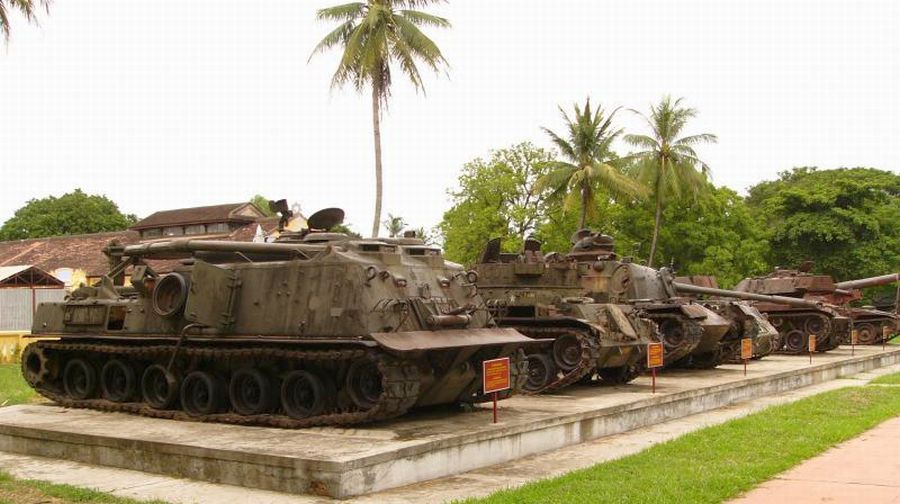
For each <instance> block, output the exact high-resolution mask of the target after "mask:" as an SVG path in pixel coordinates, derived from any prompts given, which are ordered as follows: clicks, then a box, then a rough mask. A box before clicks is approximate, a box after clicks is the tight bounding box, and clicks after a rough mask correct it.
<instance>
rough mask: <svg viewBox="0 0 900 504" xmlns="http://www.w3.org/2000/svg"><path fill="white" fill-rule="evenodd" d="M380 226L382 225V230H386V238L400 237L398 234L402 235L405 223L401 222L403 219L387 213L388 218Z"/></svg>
mask: <svg viewBox="0 0 900 504" xmlns="http://www.w3.org/2000/svg"><path fill="white" fill-rule="evenodd" d="M382 224H384V229H386V230H387V232H388V236H390V237H391V238H396V237H398V236H400V233H402V232H403V229H404V228H405V227H406V221H405V220H403V217H400V216H399V215H393V214H391V213H390V212H388V218H387V219H385V220H384V222H382Z"/></svg>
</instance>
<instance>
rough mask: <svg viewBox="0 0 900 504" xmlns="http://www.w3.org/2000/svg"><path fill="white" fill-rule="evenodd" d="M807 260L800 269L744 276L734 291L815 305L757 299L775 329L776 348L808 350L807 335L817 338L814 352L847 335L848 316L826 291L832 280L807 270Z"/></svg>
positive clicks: (798, 350)
mask: <svg viewBox="0 0 900 504" xmlns="http://www.w3.org/2000/svg"><path fill="white" fill-rule="evenodd" d="M811 267H812V265H811V264H810V263H807V264H804V265H803V266H802V267H801V268H800V269H796V270H791V269H776V270H775V271H774V272H772V273H770V274H769V275H767V276H765V277H759V278H745V279H744V280H741V281H740V283H738V285H737V286H735V288H734V289H735V290H736V291H741V292H747V293H755V294H766V295H776V296H778V297H781V298H793V299H797V300H807V301H810V302H814V303H816V304H817V305H816V306H814V307H809V306H807V307H804V306H801V305H795V304H788V303H782V302H768V301H757V302H755V303H754V306H755V307H756V308H757V309H758V310H759V311H760V312H762V313H764V314H766V315H767V316H768V318H769V322H771V323H772V325H773V326H775V328H776V329H778V333H779V334H780V335H781V341H782V342H783V346H782V347H781V348H780V349H778V351H781V352H784V353H801V352H806V351H808V350H809V343H808V342H809V335H814V336H815V337H816V351H819V352H824V351H828V350H831V349H834V348H837V347H838V345H840V344H841V343H842V342H843V341H844V340H845V339H846V338H847V336H848V335H849V332H850V319H849V318H848V317H847V316H846V314H845V313H843V312H842V311H841V310H839V309H838V307H837V306H834V305H832V304H829V303H828V302H827V301H828V300H829V298H828V294H830V293H833V292H834V290H835V284H834V280H833V279H832V278H831V277H830V276H827V275H814V274H812V273H809V269H810V268H811Z"/></svg>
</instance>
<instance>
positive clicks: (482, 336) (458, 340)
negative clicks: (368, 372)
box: [372, 328, 534, 352]
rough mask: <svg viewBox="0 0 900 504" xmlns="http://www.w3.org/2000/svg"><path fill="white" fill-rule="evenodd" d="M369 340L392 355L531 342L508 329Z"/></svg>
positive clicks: (375, 336)
mask: <svg viewBox="0 0 900 504" xmlns="http://www.w3.org/2000/svg"><path fill="white" fill-rule="evenodd" d="M372 339H374V340H375V341H377V342H378V344H379V345H381V346H383V347H384V348H387V349H389V350H393V351H395V352H416V351H421V350H442V349H448V348H460V347H469V346H497V345H508V344H516V345H522V344H531V343H533V342H534V341H533V340H532V339H531V338H528V337H527V336H524V335H522V334H521V333H519V332H518V331H516V330H515V329H509V328H498V329H447V330H444V331H404V332H390V333H373V334H372Z"/></svg>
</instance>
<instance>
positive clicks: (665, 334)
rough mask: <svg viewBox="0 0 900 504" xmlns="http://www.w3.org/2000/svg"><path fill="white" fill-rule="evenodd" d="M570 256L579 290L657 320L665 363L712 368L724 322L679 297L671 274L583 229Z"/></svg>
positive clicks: (717, 360) (719, 355) (719, 352)
mask: <svg viewBox="0 0 900 504" xmlns="http://www.w3.org/2000/svg"><path fill="white" fill-rule="evenodd" d="M572 242H573V246H572V249H571V251H570V252H569V254H568V257H569V258H571V259H573V260H575V261H576V262H577V263H578V268H579V272H580V279H581V285H582V289H583V291H584V292H585V294H586V295H587V296H589V297H591V298H593V299H594V300H595V301H596V302H598V303H613V304H630V305H632V306H633V307H634V309H635V310H637V312H638V313H639V314H640V316H641V317H646V318H648V319H650V320H653V321H654V322H656V323H657V324H658V326H659V330H660V333H661V337H662V342H663V346H664V349H665V358H664V361H665V363H666V366H667V367H669V366H686V367H696V368H712V367H715V366H717V365H719V363H720V362H721V361H722V349H721V345H720V343H721V340H722V337H723V336H724V335H725V333H726V332H728V327H729V324H728V321H727V320H725V319H724V318H723V317H721V316H720V315H718V314H717V313H715V312H714V311H712V310H710V309H709V308H706V307H705V306H703V305H702V304H699V303H696V302H694V301H693V300H692V299H689V298H685V297H679V296H678V294H677V292H676V290H675V288H674V285H673V280H674V277H673V276H672V275H671V273H669V271H668V270H667V269H666V268H662V269H660V270H656V269H653V268H649V267H647V266H642V265H640V264H635V263H633V262H631V261H630V260H627V259H626V260H622V259H619V258H618V256H617V255H616V253H615V252H614V247H615V243H614V241H613V239H612V237H610V236H607V235H604V234H600V233H593V232H591V231H589V230H581V231H578V232H577V233H575V235H574V236H573V237H572Z"/></svg>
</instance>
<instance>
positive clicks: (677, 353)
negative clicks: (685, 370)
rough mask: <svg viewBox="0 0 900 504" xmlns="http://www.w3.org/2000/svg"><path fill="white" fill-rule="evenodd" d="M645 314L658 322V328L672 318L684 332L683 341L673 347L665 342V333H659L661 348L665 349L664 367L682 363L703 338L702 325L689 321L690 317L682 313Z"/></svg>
mask: <svg viewBox="0 0 900 504" xmlns="http://www.w3.org/2000/svg"><path fill="white" fill-rule="evenodd" d="M645 316H646V317H647V318H650V319H652V320H653V321H654V322H656V323H657V324H659V327H660V328H662V327H663V324H664V322H665V321H667V320H674V321H675V323H676V324H678V325H679V326H680V327H681V331H682V334H684V337H683V341H682V343H681V344H679V345H678V346H675V347H674V348H673V347H671V346H669V345H668V344H667V343H666V335H665V334H664V333H662V332H660V334H661V335H662V341H663V348H664V350H665V354H664V359H663V362H664V364H665V367H673V366H682V365H684V364H685V359H687V358H688V357H689V356H690V354H691V352H693V351H694V349H695V348H697V346H698V345H699V344H700V342H701V340H702V339H703V327H701V326H700V324H693V323H691V322H690V320H691V319H689V318H687V317H685V316H683V315H676V314H673V313H645ZM660 331H662V329H660Z"/></svg>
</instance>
